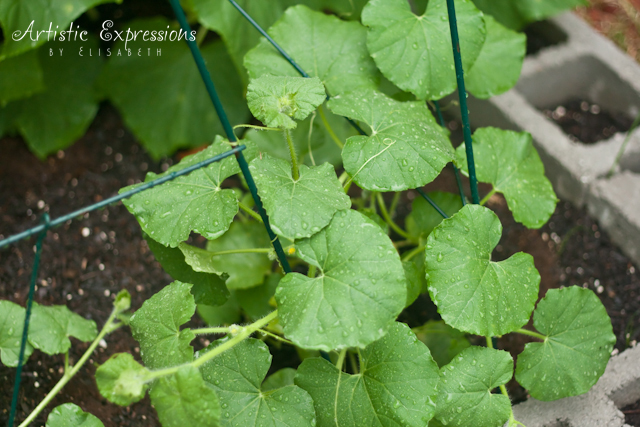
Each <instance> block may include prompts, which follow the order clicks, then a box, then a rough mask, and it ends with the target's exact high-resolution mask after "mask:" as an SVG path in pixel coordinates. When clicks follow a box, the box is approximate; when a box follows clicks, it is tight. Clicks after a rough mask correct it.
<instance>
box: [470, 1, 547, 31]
mask: <svg viewBox="0 0 640 427" xmlns="http://www.w3.org/2000/svg"><path fill="white" fill-rule="evenodd" d="M519 1H530V0H516V1H514V0H473V2H474V3H475V5H476V6H477V7H478V9H480V10H481V11H483V12H484V13H485V14H486V15H491V16H493V17H494V18H495V19H496V20H497V21H498V22H499V23H501V24H502V25H504V26H505V27H507V28H510V29H512V30H516V31H519V30H521V29H522V28H523V27H524V26H525V25H526V24H527V23H528V20H527V19H526V17H524V16H523V15H522V14H521V13H520V11H519V10H518V2H519ZM543 1H555V0H543ZM486 15H485V17H486ZM485 22H486V20H485Z"/></svg>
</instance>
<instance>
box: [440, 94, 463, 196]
mask: <svg viewBox="0 0 640 427" xmlns="http://www.w3.org/2000/svg"><path fill="white" fill-rule="evenodd" d="M433 105H435V108H436V114H437V115H438V121H440V126H442V127H443V128H446V126H445V123H444V117H443V116H442V110H441V109H440V103H439V102H438V101H433ZM451 166H452V167H453V173H454V174H455V176H456V183H457V184H458V191H459V192H460V200H462V206H465V205H466V204H467V198H466V197H465V195H464V189H463V187H462V179H461V178H460V171H459V170H458V168H457V167H456V165H455V164H454V163H451Z"/></svg>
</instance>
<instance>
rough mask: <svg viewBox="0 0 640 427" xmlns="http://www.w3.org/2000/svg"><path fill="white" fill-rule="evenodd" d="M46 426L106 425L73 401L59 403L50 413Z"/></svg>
mask: <svg viewBox="0 0 640 427" xmlns="http://www.w3.org/2000/svg"><path fill="white" fill-rule="evenodd" d="M45 427H104V424H102V421H100V420H99V419H98V417H96V416H95V415H92V414H90V413H88V412H84V411H83V410H82V408H80V407H79V406H77V405H74V404H73V403H65V404H63V405H58V406H56V407H55V408H53V410H52V411H51V412H50V413H49V416H48V417H47V424H46V426H45Z"/></svg>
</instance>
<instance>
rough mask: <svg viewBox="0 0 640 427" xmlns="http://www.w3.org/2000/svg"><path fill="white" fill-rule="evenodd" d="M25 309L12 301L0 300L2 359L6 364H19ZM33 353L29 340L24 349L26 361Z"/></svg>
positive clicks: (0, 347) (0, 350)
mask: <svg viewBox="0 0 640 427" xmlns="http://www.w3.org/2000/svg"><path fill="white" fill-rule="evenodd" d="M24 315H25V309H24V308H23V307H20V306H19V305H18V304H15V303H13V302H11V301H6V300H2V301H0V360H1V361H2V364H3V365H5V366H9V367H10V368H15V367H16V366H18V356H19V355H20V342H21V341H22V331H23V330H24ZM31 353H33V347H32V346H31V344H29V341H28V340H27V343H26V346H25V349H24V362H25V363H26V361H27V359H28V358H29V356H30V355H31Z"/></svg>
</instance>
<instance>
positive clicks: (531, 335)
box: [514, 328, 547, 341]
mask: <svg viewBox="0 0 640 427" xmlns="http://www.w3.org/2000/svg"><path fill="white" fill-rule="evenodd" d="M514 332H515V333H518V334H522V335H528V336H530V337H534V338H538V339H539V340H542V341H546V340H547V337H546V336H544V335H542V334H539V333H538V332H533V331H529V330H527V329H522V328H520V329H518V330H516V331H514Z"/></svg>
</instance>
